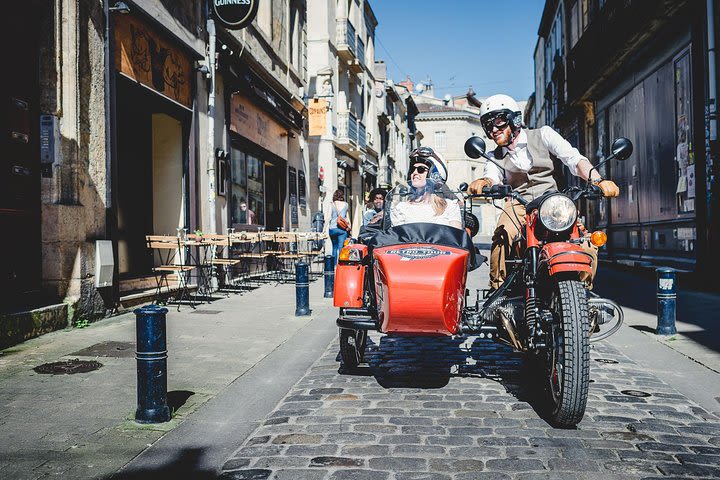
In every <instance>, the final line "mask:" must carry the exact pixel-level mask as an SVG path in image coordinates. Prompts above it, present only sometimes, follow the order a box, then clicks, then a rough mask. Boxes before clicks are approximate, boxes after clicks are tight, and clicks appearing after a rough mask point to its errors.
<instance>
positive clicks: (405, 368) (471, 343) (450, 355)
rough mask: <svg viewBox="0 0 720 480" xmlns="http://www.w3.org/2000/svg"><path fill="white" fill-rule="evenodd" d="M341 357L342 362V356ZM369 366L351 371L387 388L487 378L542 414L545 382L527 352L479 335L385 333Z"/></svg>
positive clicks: (371, 346) (370, 353)
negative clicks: (541, 387)
mask: <svg viewBox="0 0 720 480" xmlns="http://www.w3.org/2000/svg"><path fill="white" fill-rule="evenodd" d="M337 361H340V357H339V355H338V357H337ZM365 362H366V365H367V366H363V365H361V366H360V367H358V368H356V369H353V370H347V369H345V367H343V366H341V368H340V370H339V373H341V374H345V375H359V376H373V377H375V379H376V381H377V383H378V384H379V385H380V386H382V387H383V388H387V389H392V388H422V389H439V388H443V387H445V386H447V385H448V383H449V382H450V379H451V378H452V377H475V378H487V379H490V380H493V381H495V382H497V383H499V384H500V385H502V386H503V388H504V389H505V391H506V392H507V393H510V394H511V395H513V396H514V397H515V398H516V399H517V400H520V401H522V402H527V403H528V404H529V405H530V407H532V408H533V409H534V410H535V411H536V412H537V413H538V415H539V416H542V412H543V411H544V408H543V404H542V402H543V395H542V394H541V390H540V386H541V381H540V382H538V381H537V379H534V377H535V373H536V372H537V369H534V368H529V365H528V363H527V362H526V360H525V356H524V355H523V354H521V353H518V352H515V351H513V350H512V349H511V348H510V347H508V346H505V345H502V344H500V343H496V342H494V341H492V340H485V339H480V338H477V337H464V338H463V337H455V338H453V337H402V336H389V335H383V336H382V337H380V343H379V344H377V343H375V342H374V341H373V339H372V338H370V337H368V344H367V348H366V351H365Z"/></svg>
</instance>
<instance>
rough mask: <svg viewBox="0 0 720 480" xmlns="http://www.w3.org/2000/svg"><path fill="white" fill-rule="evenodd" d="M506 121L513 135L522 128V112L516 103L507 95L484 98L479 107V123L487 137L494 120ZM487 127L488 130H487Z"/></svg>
mask: <svg viewBox="0 0 720 480" xmlns="http://www.w3.org/2000/svg"><path fill="white" fill-rule="evenodd" d="M499 117H502V118H503V119H505V120H507V122H508V123H509V124H510V128H512V130H513V133H517V132H519V131H520V128H522V111H521V110H520V106H519V105H518V104H517V102H516V101H515V100H514V99H513V98H512V97H509V96H508V95H503V94H498V95H493V96H491V97H488V98H486V99H485V100H484V101H483V102H482V105H481V106H480V122H481V123H482V127H483V130H485V133H486V134H487V136H488V137H490V133H491V132H492V124H493V123H494V122H495V119H496V118H499ZM488 127H489V128H488Z"/></svg>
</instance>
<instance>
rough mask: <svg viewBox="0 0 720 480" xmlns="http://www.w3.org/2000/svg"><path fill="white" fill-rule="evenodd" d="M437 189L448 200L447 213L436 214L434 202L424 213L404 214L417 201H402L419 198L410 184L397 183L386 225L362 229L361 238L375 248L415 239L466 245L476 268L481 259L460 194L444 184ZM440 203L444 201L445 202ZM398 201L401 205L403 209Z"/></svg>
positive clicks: (387, 202)
mask: <svg viewBox="0 0 720 480" xmlns="http://www.w3.org/2000/svg"><path fill="white" fill-rule="evenodd" d="M434 193H436V195H437V196H438V197H440V198H442V199H443V200H444V201H445V203H446V206H445V210H444V211H443V212H442V213H445V215H435V211H434V210H433V208H432V206H431V204H428V205H426V206H421V209H422V210H423V212H422V213H418V214H416V215H415V216H412V215H408V214H406V215H405V216H403V214H402V212H403V210H402V209H403V208H408V209H409V208H414V207H415V206H416V205H408V206H405V207H403V206H402V202H412V201H415V202H417V198H416V197H414V196H413V192H411V191H410V189H409V188H408V187H406V186H398V187H395V188H394V189H393V190H391V191H390V193H388V194H387V196H386V198H385V209H384V214H383V224H382V228H381V229H380V228H373V229H368V230H365V232H364V233H363V231H362V230H361V234H360V239H361V241H362V242H363V243H364V244H366V245H367V246H368V247H369V248H370V249H371V251H372V249H374V248H379V247H387V246H392V245H403V244H413V243H429V244H432V245H443V246H447V247H455V248H462V249H464V250H467V251H468V253H469V259H468V269H469V270H474V269H476V268H477V267H478V266H479V263H478V260H477V257H476V255H475V246H474V245H473V243H472V240H471V238H470V235H468V234H467V232H466V231H465V229H464V225H463V220H462V218H463V216H462V215H461V210H460V202H459V198H458V197H457V195H456V194H454V193H452V192H451V191H450V190H449V189H448V188H447V187H445V186H444V185H443V186H442V187H441V189H438V190H437V191H436V192H434ZM435 201H437V200H435ZM438 203H439V204H440V205H442V203H443V202H440V201H438ZM398 205H401V206H400V208H399V209H398ZM399 212H400V213H399ZM411 212H414V211H411ZM429 212H431V213H429ZM451 225H452V226H451Z"/></svg>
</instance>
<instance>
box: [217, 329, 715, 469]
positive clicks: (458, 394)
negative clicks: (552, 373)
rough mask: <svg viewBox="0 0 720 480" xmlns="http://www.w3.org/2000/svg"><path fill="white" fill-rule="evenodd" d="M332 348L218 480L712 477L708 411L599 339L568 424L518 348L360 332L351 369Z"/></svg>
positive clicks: (712, 437) (478, 341) (711, 427)
mask: <svg viewBox="0 0 720 480" xmlns="http://www.w3.org/2000/svg"><path fill="white" fill-rule="evenodd" d="M337 352H338V346H337V344H336V343H333V344H331V345H330V346H329V348H328V349H327V350H326V352H325V354H324V355H323V356H322V357H321V358H320V359H319V360H318V361H317V362H316V363H315V364H314V366H313V367H312V368H311V369H310V370H309V371H308V373H307V374H306V375H305V376H304V377H303V378H302V379H300V380H299V381H298V382H297V383H296V384H295V386H294V387H293V388H292V389H291V390H290V392H289V393H288V395H287V396H286V397H285V398H284V400H283V401H282V402H281V403H280V404H279V405H278V406H277V408H276V409H275V411H274V412H272V413H271V414H270V415H269V416H268V418H267V419H266V420H265V421H264V423H263V425H262V426H260V427H259V428H258V429H257V430H256V431H255V432H254V433H253V434H251V435H250V436H249V437H248V438H247V439H246V440H245V442H244V443H243V445H241V446H239V448H238V450H237V451H236V452H235V453H234V454H233V455H232V457H231V458H229V459H228V460H227V462H226V463H225V464H224V465H223V474H222V476H221V478H222V479H225V480H230V479H235V480H239V479H273V480H281V479H288V480H290V479H292V480H297V479H308V480H310V479H313V480H314V479H332V480H342V479H348V480H351V479H352V480H366V479H367V480H375V479H378V480H384V479H388V480H393V479H394V480H421V479H433V480H435V479H438V480H444V479H454V480H470V479H523V480H525V479H563V480H564V479H572V478H582V479H603V480H607V479H656V478H720V419H719V418H718V417H716V416H715V415H713V414H711V413H709V412H707V411H706V410H704V409H702V408H700V407H699V406H697V404H695V403H693V402H692V401H691V400H689V399H688V398H686V397H684V396H683V395H681V394H679V393H678V392H677V391H675V390H673V389H672V388H671V387H670V386H669V385H667V384H666V383H664V382H662V381H661V380H659V379H658V378H657V377H654V376H653V375H651V374H647V373H645V372H644V371H643V370H642V369H641V368H640V367H639V366H638V365H636V364H635V363H634V362H633V361H632V360H631V359H630V358H628V357H627V356H625V355H623V354H622V353H620V352H619V351H618V350H617V349H615V348H614V347H612V345H611V343H600V344H595V345H593V348H592V354H591V358H592V360H591V382H592V383H591V384H590V396H589V401H588V407H587V411H586V414H585V417H584V419H583V420H582V422H581V423H580V424H579V425H578V427H577V429H569V430H562V429H554V428H552V427H550V426H549V425H548V424H547V423H546V422H545V421H543V420H542V419H541V418H540V417H539V415H538V413H537V412H536V410H535V408H534V405H536V399H535V397H534V395H533V392H532V391H530V389H529V388H527V387H525V385H526V384H527V382H526V378H525V373H524V372H525V371H526V370H525V369H524V368H523V364H522V359H521V357H520V355H519V354H516V353H513V352H512V350H511V349H510V348H508V347H505V346H503V345H500V344H496V343H493V342H491V341H488V340H483V339H479V338H477V337H466V338H461V339H452V338H439V339H438V338H399V337H388V336H382V335H380V334H378V333H375V332H373V333H371V334H370V337H369V341H368V353H367V356H366V360H367V365H366V366H361V367H360V368H359V369H358V370H357V371H355V372H345V371H343V369H342V368H341V366H340V360H339V356H338V354H337ZM623 392H625V393H623ZM645 393H647V394H649V395H648V396H643V395H644V394H645Z"/></svg>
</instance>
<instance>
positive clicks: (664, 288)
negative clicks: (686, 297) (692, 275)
mask: <svg viewBox="0 0 720 480" xmlns="http://www.w3.org/2000/svg"><path fill="white" fill-rule="evenodd" d="M676 284H677V282H676V272H675V270H674V269H672V268H666V267H663V268H658V269H657V302H658V303H657V330H656V331H655V333H657V334H658V335H675V334H676V333H677V329H676V328H675V318H676V307H677V288H676Z"/></svg>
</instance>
